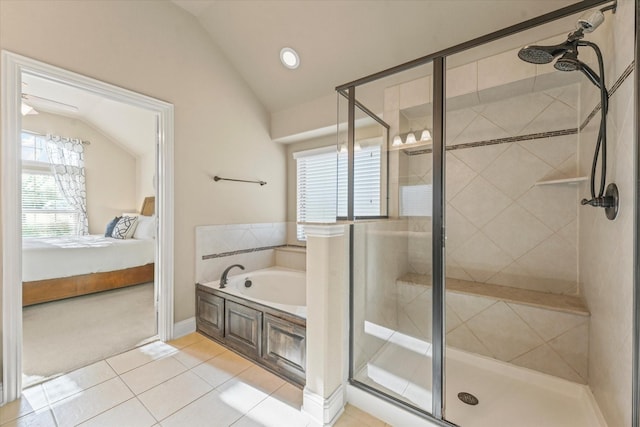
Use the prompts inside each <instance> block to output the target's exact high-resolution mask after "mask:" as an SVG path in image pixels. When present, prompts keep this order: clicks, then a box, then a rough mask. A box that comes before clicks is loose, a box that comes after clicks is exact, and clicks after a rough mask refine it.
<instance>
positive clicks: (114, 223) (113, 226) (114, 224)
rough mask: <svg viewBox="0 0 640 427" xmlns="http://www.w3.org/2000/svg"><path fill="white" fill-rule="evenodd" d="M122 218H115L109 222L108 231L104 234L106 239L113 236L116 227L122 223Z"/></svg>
mask: <svg viewBox="0 0 640 427" xmlns="http://www.w3.org/2000/svg"><path fill="white" fill-rule="evenodd" d="M120 218H122V217H121V216H117V217H115V218H113V219H112V220H111V221H109V223H108V224H107V229H106V231H105V232H104V237H111V234H112V233H113V229H114V228H115V226H116V224H117V223H118V221H120Z"/></svg>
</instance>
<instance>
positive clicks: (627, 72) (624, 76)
mask: <svg viewBox="0 0 640 427" xmlns="http://www.w3.org/2000/svg"><path fill="white" fill-rule="evenodd" d="M635 64H636V61H632V62H631V64H629V66H628V67H627V68H626V69H625V70H624V71H623V72H622V74H621V75H620V77H618V80H616V82H615V83H614V84H613V86H611V89H609V99H611V97H612V96H613V94H614V93H616V91H617V90H618V88H619V87H620V86H622V83H624V81H625V80H626V79H627V77H629V76H630V75H631V73H632V72H633V70H634V68H635ZM601 109H602V105H601V104H600V103H599V102H598V104H597V105H596V106H595V107H593V110H592V111H591V113H589V115H588V116H587V118H586V119H584V122H582V124H581V125H580V131H582V130H583V129H584V128H585V127H587V125H588V124H589V122H591V119H593V118H594V117H595V115H596V114H598V112H599V111H600V110H601Z"/></svg>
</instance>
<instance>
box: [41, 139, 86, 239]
mask: <svg viewBox="0 0 640 427" xmlns="http://www.w3.org/2000/svg"><path fill="white" fill-rule="evenodd" d="M46 145H47V153H48V155H49V162H50V163H51V171H52V172H53V174H54V176H55V179H56V184H57V185H58V187H59V189H60V191H61V192H62V194H63V195H64V197H65V199H66V200H67V203H69V204H70V205H71V206H73V208H74V209H76V210H77V211H78V214H79V216H78V224H77V229H76V232H77V234H78V235H86V234H89V218H88V217H87V189H86V182H85V169H84V145H83V144H82V141H81V140H79V139H75V138H65V137H61V136H57V135H50V134H48V135H47V144H46Z"/></svg>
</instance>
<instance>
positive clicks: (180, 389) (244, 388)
mask: <svg viewBox="0 0 640 427" xmlns="http://www.w3.org/2000/svg"><path fill="white" fill-rule="evenodd" d="M301 405H302V390H300V389H298V388H296V387H294V386H293V385H291V384H289V383H287V382H285V381H284V380H282V379H281V378H279V377H277V376H275V375H273V374H271V373H270V372H268V371H266V370H264V369H262V368H260V367H258V366H257V365H255V364H253V363H251V362H249V361H247V360H246V359H244V358H242V357H240V356H238V355H237V354H235V353H233V352H231V351H229V350H227V349H225V348H224V347H222V346H220V345H218V344H216V343H214V342H213V341H210V340H208V339H206V338H204V337H203V336H201V335H199V334H196V333H193V334H190V335H187V336H185V337H182V338H180V339H177V340H175V341H172V342H169V343H162V342H153V343H150V344H147V345H145V346H143V347H139V348H137V349H134V350H131V351H128V352H126V353H122V354H119V355H117V356H114V357H111V358H109V359H106V360H102V361H100V362H97V363H94V364H93V365H89V366H86V367H84V368H80V369H78V370H76V371H73V372H71V373H69V374H67V375H64V376H61V377H58V378H56V379H53V380H51V381H48V382H45V383H42V384H39V385H37V386H34V387H31V388H28V389H25V390H24V393H23V397H22V398H21V399H19V400H17V401H15V402H11V403H9V404H7V405H5V406H3V407H0V426H2V427H8V426H29V427H36V426H38V427H50V426H52V427H55V426H58V427H67V426H92V427H98V426H105V427H107V426H108V427H112V426H118V427H125V426H126V427H152V426H163V427H174V426H176V427H177V426H188V427H197V426H208V427H210V426H215V427H222V426H230V425H233V426H236V427H248V426H273V427H285V426H291V427H298V426H300V427H302V426H307V425H308V424H309V420H308V419H307V418H306V416H305V415H304V414H302V413H301V412H300V407H301ZM336 426H338V427H355V426H358V427H366V426H371V427H384V426H386V424H385V423H384V422H382V421H380V420H378V419H376V418H373V417H371V416H370V415H369V414H367V413H365V412H362V411H360V410H358V409H357V408H355V407H352V406H349V405H347V407H346V409H345V412H344V414H343V415H342V416H341V418H340V419H339V420H338V422H337V423H336Z"/></svg>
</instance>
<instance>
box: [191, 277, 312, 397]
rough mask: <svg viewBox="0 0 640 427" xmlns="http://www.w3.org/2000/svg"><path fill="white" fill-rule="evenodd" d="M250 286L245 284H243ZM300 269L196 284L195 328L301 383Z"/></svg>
mask: <svg viewBox="0 0 640 427" xmlns="http://www.w3.org/2000/svg"><path fill="white" fill-rule="evenodd" d="M249 281H250V282H251V283H250V286H245V285H249ZM306 318H307V307H306V273H305V272H303V271H296V270H289V269H286V268H282V267H271V268H266V269H263V270H256V271H251V272H244V271H242V272H241V273H240V274H236V275H235V276H230V277H229V278H228V282H227V286H226V287H225V288H224V289H220V285H219V281H218V280H216V281H213V282H208V283H203V284H196V328H197V330H198V331H199V332H200V333H202V334H204V335H206V336H208V337H210V338H212V339H214V340H216V341H218V342H220V343H221V344H222V345H224V346H226V347H229V348H231V349H232V350H234V351H236V352H238V353H240V354H242V355H243V356H245V357H247V358H249V359H251V360H253V361H254V362H255V363H257V364H259V365H261V366H263V367H265V368H267V369H269V370H271V371H272V372H274V373H276V374H278V375H280V376H282V377H283V378H285V379H286V380H288V381H290V382H292V383H293V384H296V385H298V386H300V387H304V385H305V383H306V373H305V372H306V324H307V321H306Z"/></svg>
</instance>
